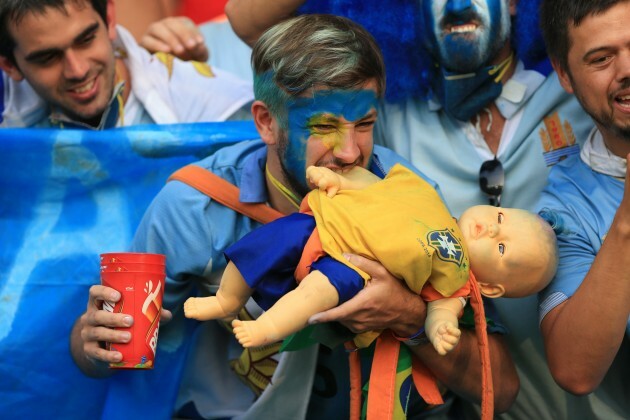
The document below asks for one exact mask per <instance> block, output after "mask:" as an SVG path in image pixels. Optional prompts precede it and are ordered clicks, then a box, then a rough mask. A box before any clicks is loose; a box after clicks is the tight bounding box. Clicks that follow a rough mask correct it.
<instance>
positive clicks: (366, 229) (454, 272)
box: [308, 165, 469, 297]
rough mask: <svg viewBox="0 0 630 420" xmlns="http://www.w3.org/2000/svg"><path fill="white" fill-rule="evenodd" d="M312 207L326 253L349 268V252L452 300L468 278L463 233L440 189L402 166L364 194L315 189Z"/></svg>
mask: <svg viewBox="0 0 630 420" xmlns="http://www.w3.org/2000/svg"><path fill="white" fill-rule="evenodd" d="M308 204H309V206H310V208H311V209H312V211H313V215H314V216H315V220H316V222H317V229H318V231H319V235H320V239H321V242H322V247H323V250H324V251H325V252H326V253H327V254H328V255H330V256H331V257H333V258H335V259H336V260H338V261H340V262H343V263H344V264H346V265H348V266H350V267H351V268H353V269H354V270H356V271H357V272H359V273H360V274H361V276H362V277H363V278H364V279H365V280H366V281H367V280H368V279H369V276H368V275H367V273H365V272H362V271H361V270H359V269H358V268H357V267H356V266H353V265H352V264H350V263H349V262H348V261H347V260H346V259H345V258H343V257H342V255H341V254H342V253H344V252H349V253H354V254H358V255H362V256H364V257H366V258H369V259H372V260H376V261H379V262H380V263H381V264H383V265H384V266H385V267H386V268H387V270H388V271H389V272H391V273H392V274H393V275H394V276H396V277H398V278H401V279H403V280H404V281H405V282H406V283H407V285H408V286H409V288H410V289H411V290H413V291H414V292H416V293H420V290H421V289H422V287H423V286H424V284H425V283H426V282H427V281H429V282H430V283H431V285H432V286H433V287H434V288H435V289H436V290H437V291H438V292H439V293H440V294H442V295H443V296H445V297H448V296H451V295H452V294H453V293H454V292H455V291H457V290H458V289H460V288H461V287H462V286H464V285H465V284H466V282H467V280H468V270H469V262H468V255H467V252H466V249H465V246H464V243H463V239H462V234H461V231H460V229H459V227H458V226H457V223H456V222H455V219H453V217H452V216H451V215H450V213H449V211H448V209H447V208H446V206H445V205H444V203H443V202H442V200H441V199H440V196H439V195H438V193H437V192H436V191H435V189H434V188H433V187H432V186H431V185H430V184H428V183H427V182H426V181H425V180H423V179H422V178H421V177H419V176H418V175H416V174H414V173H413V172H411V171H410V170H409V169H407V168H405V167H404V166H402V165H396V166H394V167H393V168H392V170H391V171H390V172H389V174H388V175H387V177H385V179H383V180H382V181H379V182H376V183H375V184H372V185H370V186H369V187H367V188H365V189H362V190H340V191H339V192H338V193H337V195H336V196H334V197H333V198H329V197H327V196H326V193H325V192H322V191H319V190H314V191H312V192H311V193H309V195H308Z"/></svg>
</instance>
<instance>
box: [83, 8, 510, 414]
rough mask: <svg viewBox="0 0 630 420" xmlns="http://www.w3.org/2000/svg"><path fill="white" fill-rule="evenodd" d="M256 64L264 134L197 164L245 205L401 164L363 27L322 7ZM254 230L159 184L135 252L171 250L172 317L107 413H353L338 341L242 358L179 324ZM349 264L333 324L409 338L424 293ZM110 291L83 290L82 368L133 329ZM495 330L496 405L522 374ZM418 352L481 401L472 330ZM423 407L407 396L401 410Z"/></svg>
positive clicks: (258, 49) (420, 319) (274, 201)
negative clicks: (152, 357)
mask: <svg viewBox="0 0 630 420" xmlns="http://www.w3.org/2000/svg"><path fill="white" fill-rule="evenodd" d="M252 65H253V69H254V74H255V78H254V91H255V97H256V100H255V101H254V103H253V105H252V114H253V117H254V122H255V124H256V127H257V129H258V132H259V134H260V137H261V139H262V141H260V140H256V141H246V142H243V143H240V144H237V145H235V146H231V147H226V148H223V149H221V150H220V151H218V152H217V153H215V154H214V155H212V156H210V157H208V158H206V159H204V160H202V161H200V162H198V163H197V165H199V166H201V167H202V168H205V169H207V170H209V171H211V172H213V173H215V174H217V175H219V176H220V177H222V178H224V179H226V180H228V181H229V182H231V183H233V184H235V185H237V186H238V187H239V188H240V200H241V201H242V202H245V203H267V204H268V205H270V206H271V207H272V208H274V209H276V210H278V211H280V212H282V213H285V214H289V213H293V212H296V211H297V210H298V207H299V203H300V201H301V199H302V197H303V196H304V194H305V193H306V192H307V191H308V188H307V183H306V173H305V170H306V167H308V166H310V165H315V166H324V167H327V168H331V169H350V168H352V167H354V166H361V167H365V168H368V169H369V170H370V171H372V172H373V173H374V174H376V175H378V176H379V177H383V176H384V175H385V174H386V173H387V172H388V171H389V169H390V168H391V167H392V166H393V165H394V164H395V163H398V162H402V163H403V164H404V163H405V161H404V160H403V159H401V158H400V157H399V156H398V155H396V154H395V153H393V152H391V151H389V150H388V149H385V148H382V147H378V146H377V147H374V146H373V127H374V123H375V121H376V118H377V109H376V108H377V102H378V100H379V99H380V98H381V97H382V95H383V94H384V89H385V72H384V66H383V61H382V56H381V54H380V50H379V49H378V47H377V46H376V44H375V42H374V40H373V38H372V37H371V36H370V35H369V34H368V33H367V32H366V31H365V30H364V29H362V28H361V27H359V26H358V25H356V24H354V23H352V22H351V21H349V20H347V19H344V18H340V17H334V16H329V15H317V16H302V17H299V18H296V19H292V20H288V21H286V22H283V23H281V24H279V25H277V26H275V27H273V28H271V29H270V30H269V31H267V32H266V33H265V34H264V36H263V37H262V38H261V39H260V40H259V41H258V43H257V44H256V46H255V48H254V50H253V54H252ZM407 165H408V163H407ZM257 226H259V224H258V223H257V222H255V221H253V220H251V219H249V218H248V217H246V216H244V215H242V214H239V213H237V212H235V211H234V210H232V209H230V208H228V207H225V206H223V205H222V204H220V203H218V202H217V201H215V200H212V199H210V198H209V197H207V196H205V195H204V194H202V193H201V192H199V191H197V190H196V189H194V188H192V187H190V186H189V185H187V184H184V183H182V182H179V181H171V182H169V183H168V184H167V185H166V186H165V187H164V188H163V190H162V191H161V192H160V193H159V195H158V196H157V197H156V198H155V200H154V202H153V203H152V205H151V206H150V208H149V209H148V210H147V212H146V214H145V216H144V218H143V221H142V222H141V225H140V227H139V229H138V231H137V233H136V236H135V239H134V242H133V246H132V251H144V252H156V253H163V254H165V255H166V261H167V263H166V271H167V286H166V294H165V298H164V302H165V306H166V308H168V309H170V310H171V311H172V312H173V320H172V321H171V322H169V323H168V324H165V325H163V326H162V327H160V339H159V343H158V354H157V356H156V365H155V368H154V369H153V371H152V372H143V373H147V374H148V375H138V372H122V373H118V374H117V375H114V377H112V378H110V381H111V382H112V383H111V386H110V391H109V394H108V401H107V402H106V404H105V411H104V413H103V417H109V416H110V415H112V416H114V415H116V413H119V412H120V411H121V409H124V410H125V413H126V414H127V415H128V416H130V417H132V416H133V415H134V414H138V416H144V417H147V416H151V417H157V418H166V417H171V416H173V415H175V416H178V417H202V418H218V417H220V418H252V419H263V418H290V419H300V418H305V417H306V418H318V419H321V418H346V417H348V409H349V402H348V395H349V389H350V386H349V382H348V361H347V357H348V356H347V354H346V353H345V352H344V350H343V348H336V349H334V350H332V351H330V350H327V349H325V348H323V347H322V348H321V350H319V351H318V347H317V346H312V347H308V348H306V349H303V350H300V351H295V352H293V351H292V352H283V353H278V348H279V344H278V343H277V344H273V345H270V346H264V347H260V348H253V349H248V350H247V351H246V352H244V353H243V348H242V347H240V346H239V345H238V343H237V342H236V340H235V339H234V338H233V336H232V334H231V332H230V331H229V330H228V329H226V328H225V327H224V326H223V325H222V324H221V323H219V322H216V321H213V322H206V323H204V324H203V326H198V325H197V324H191V323H190V322H189V321H188V322H187V321H186V320H185V319H184V316H183V315H184V314H183V310H182V304H183V302H184V301H185V299H186V298H188V297H189V296H191V295H194V294H195V290H196V289H197V288H199V290H198V291H199V293H200V294H201V295H208V294H211V293H214V292H216V289H217V286H218V282H219V278H220V274H221V272H222V270H223V268H224V267H225V265H226V261H225V258H224V256H223V251H224V250H225V248H226V247H228V246H229V245H231V244H232V243H233V242H235V241H237V240H238V239H240V238H241V237H242V236H244V235H245V234H246V233H248V232H249V231H251V230H253V229H254V228H255V227H257ZM349 259H350V261H351V262H352V263H353V264H355V265H356V266H357V267H359V268H361V269H363V270H364V271H365V272H367V273H368V274H370V276H371V280H370V283H369V285H368V286H367V287H365V288H364V289H363V290H362V291H361V292H360V293H359V294H357V296H355V297H354V298H353V299H351V300H349V301H348V302H346V303H345V304H344V305H341V306H339V307H338V308H336V309H339V310H340V311H341V312H338V314H337V316H336V317H335V320H337V321H341V322H342V323H343V324H344V325H346V326H347V327H348V328H349V329H350V330H352V331H354V332H360V331H366V330H371V329H386V328H389V329H391V330H392V331H393V332H394V333H395V334H396V335H398V336H399V337H411V336H413V335H415V333H416V332H418V331H419V329H420V328H421V327H422V325H423V323H424V319H425V317H426V306H425V303H424V302H423V301H422V299H421V298H420V297H419V296H418V295H416V294H414V293H412V292H411V291H409V290H408V289H407V288H406V287H404V286H403V285H402V283H401V282H399V281H398V280H397V279H395V278H394V277H392V276H391V275H390V274H389V273H387V272H386V271H385V270H384V268H383V267H381V266H379V265H378V264H377V263H375V262H373V261H368V260H365V259H362V258H360V257H359V256H349ZM208 284H210V285H211V286H210V288H208V286H207V285H208ZM119 298H120V295H119V294H117V293H116V292H115V291H114V290H112V289H110V288H107V287H103V286H100V285H99V286H93V287H92V288H91V290H90V296H89V300H88V309H87V311H86V312H85V314H84V315H83V316H82V317H81V318H80V319H79V320H78V321H77V323H76V325H75V328H74V331H73V335H72V353H73V356H74V358H75V361H76V363H77V365H78V366H80V367H81V369H82V370H83V371H84V372H85V373H86V374H89V375H92V376H108V375H111V373H113V372H112V371H111V370H109V369H108V368H107V364H108V363H110V362H117V361H120V358H121V354H120V353H119V352H116V351H107V350H105V348H104V346H103V344H104V342H113V343H118V342H127V341H128V340H129V339H130V337H129V334H128V332H125V331H117V330H114V329H112V328H111V327H117V326H119V327H124V326H128V325H130V323H131V322H133V320H132V319H131V318H130V317H129V316H128V315H126V314H113V313H109V312H106V311H104V310H102V304H103V302H105V301H107V302H112V301H117V300H118V299H119ZM259 314H260V308H258V307H257V306H256V305H252V304H251V303H250V304H248V305H247V307H246V313H241V315H240V316H241V317H243V316H245V317H256V316H258V315H259ZM241 319H242V318H241ZM490 335H491V338H490V340H489V345H490V352H491V354H492V355H493V366H492V368H493V380H494V384H495V385H494V386H495V407H496V409H497V411H502V410H505V409H506V408H507V407H508V406H509V404H510V403H511V401H512V400H513V398H514V396H515V394H516V392H517V389H518V381H517V378H516V374H515V370H514V367H513V365H512V363H511V360H510V358H509V355H508V354H507V351H506V349H505V348H504V346H502V344H501V342H500V341H499V340H498V339H496V337H495V336H496V334H490ZM407 341H409V342H408V344H409V345H412V344H414V343H413V342H412V341H413V340H407ZM416 344H417V343H416ZM413 352H414V354H415V355H416V357H418V358H420V359H421V360H422V361H423V362H424V363H425V365H426V366H428V367H429V368H430V369H431V371H432V372H433V373H434V374H435V376H436V377H437V378H438V379H439V380H440V381H441V382H442V383H443V384H445V385H446V386H448V387H451V388H452V389H453V390H455V391H456V392H458V393H459V394H460V395H463V396H465V397H466V398H470V399H472V400H475V401H478V400H479V399H480V395H481V389H480V377H481V372H480V362H479V359H478V354H479V353H478V349H477V342H476V338H475V335H474V332H472V331H465V332H464V333H463V334H462V336H461V341H460V343H459V345H458V346H457V348H456V349H455V350H454V351H453V352H452V353H450V354H449V355H448V356H444V357H442V356H439V355H438V353H437V352H436V351H435V350H434V349H433V347H432V346H424V345H417V346H415V347H414V348H413ZM463 372H464V374H463ZM180 379H181V385H180ZM156 397H158V398H159V403H157V401H156ZM424 408H426V406H419V407H415V406H413V407H412V406H407V405H406V404H405V410H407V409H408V410H409V413H410V415H411V414H412V413H414V412H419V411H420V412H421V411H423V410H424ZM147 410H149V411H147Z"/></svg>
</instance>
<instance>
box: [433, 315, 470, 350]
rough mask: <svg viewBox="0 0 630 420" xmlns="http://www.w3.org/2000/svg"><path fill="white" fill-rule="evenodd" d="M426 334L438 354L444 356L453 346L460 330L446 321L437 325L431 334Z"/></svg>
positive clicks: (460, 333) (459, 334)
mask: <svg viewBox="0 0 630 420" xmlns="http://www.w3.org/2000/svg"><path fill="white" fill-rule="evenodd" d="M427 335H428V336H429V338H430V339H431V343H433V347H435V350H436V351H437V352H438V354H440V355H442V356H444V355H445V354H446V353H448V352H450V351H451V350H453V349H454V348H455V346H456V345H457V343H458V342H459V337H460V336H461V335H462V332H461V330H460V329H459V328H457V326H455V325H453V323H451V322H448V321H447V322H444V323H442V324H440V325H439V326H437V328H436V329H435V332H434V333H433V334H431V333H428V334H427Z"/></svg>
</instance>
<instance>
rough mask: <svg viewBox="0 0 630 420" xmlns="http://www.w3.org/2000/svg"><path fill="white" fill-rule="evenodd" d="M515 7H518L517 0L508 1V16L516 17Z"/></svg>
mask: <svg viewBox="0 0 630 420" xmlns="http://www.w3.org/2000/svg"><path fill="white" fill-rule="evenodd" d="M516 6H518V0H510V1H509V3H508V8H509V10H510V16H516Z"/></svg>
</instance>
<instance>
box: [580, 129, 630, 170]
mask: <svg viewBox="0 0 630 420" xmlns="http://www.w3.org/2000/svg"><path fill="white" fill-rule="evenodd" d="M580 158H581V159H582V161H583V162H584V163H585V164H587V165H588V166H589V167H590V168H591V169H592V170H594V171H595V172H599V173H602V174H604V175H609V176H613V177H615V178H618V179H621V180H624V179H625V177H626V159H623V158H621V157H619V156H616V155H614V154H612V153H610V150H608V148H607V147H606V144H605V143H604V138H603V137H602V133H601V132H600V131H599V130H598V129H597V127H595V128H593V130H592V131H591V134H590V135H589V136H588V140H587V141H586V143H584V146H582V151H581V152H580Z"/></svg>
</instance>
